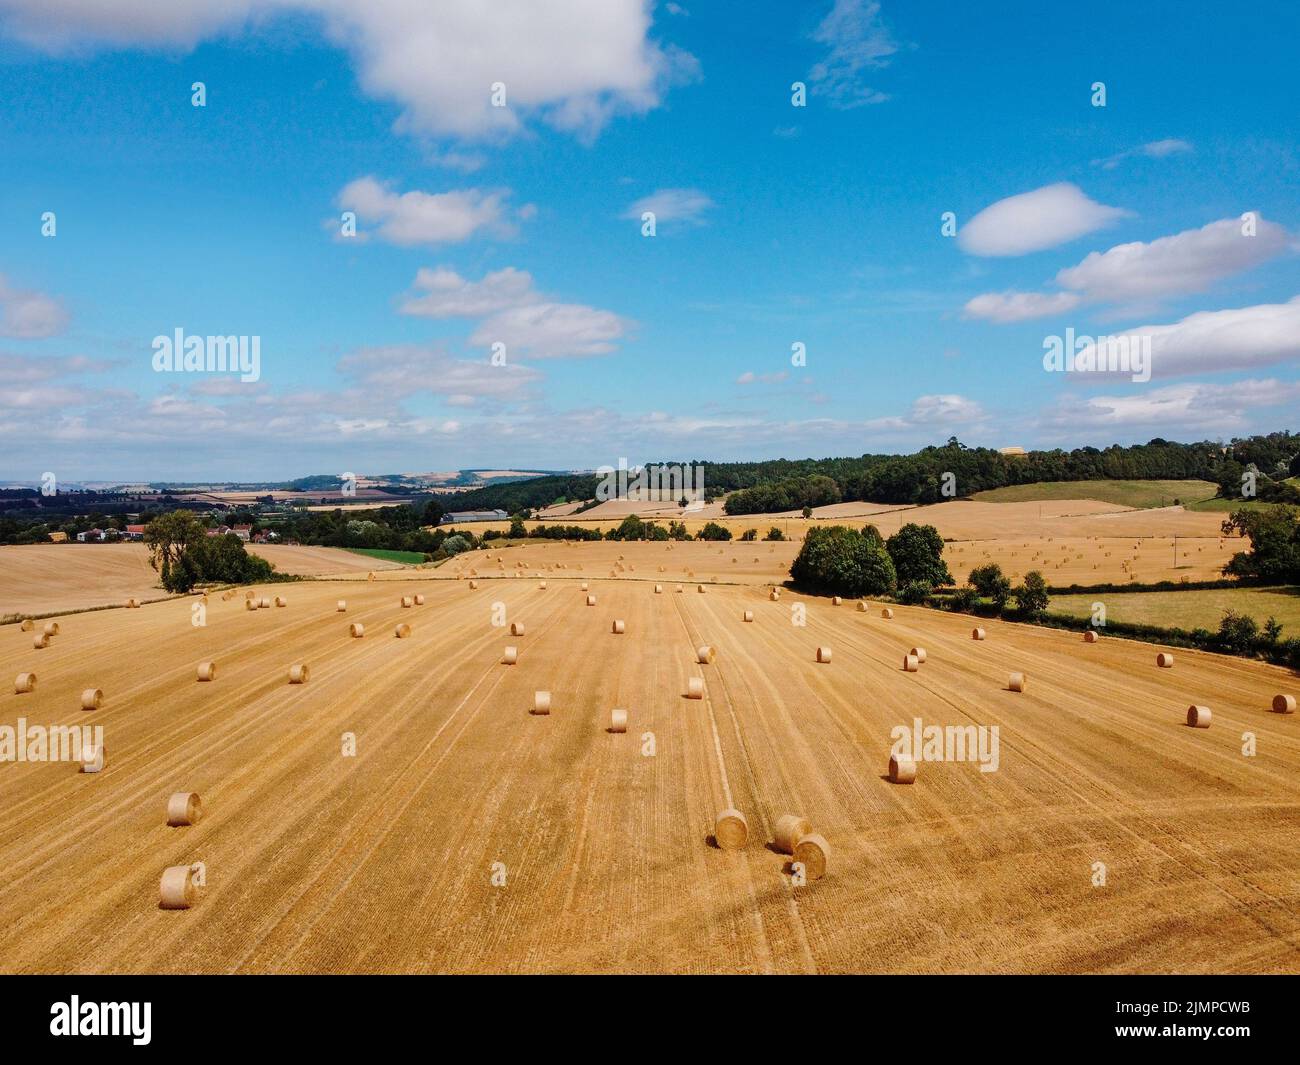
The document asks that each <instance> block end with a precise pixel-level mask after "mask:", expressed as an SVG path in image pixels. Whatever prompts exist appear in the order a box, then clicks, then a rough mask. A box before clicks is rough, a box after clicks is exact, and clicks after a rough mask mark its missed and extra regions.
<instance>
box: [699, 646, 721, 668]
mask: <svg viewBox="0 0 1300 1065" xmlns="http://www.w3.org/2000/svg"><path fill="white" fill-rule="evenodd" d="M716 657H717V652H716V651H714V649H713V648H712V647H710V646H709V645H708V644H707V643H702V644H700V646H699V647H697V648H695V661H697V662H698V663H699V664H700V665H702V666H707V665H709V664H710V663H711V662H712V661H713V660H714V658H716Z"/></svg>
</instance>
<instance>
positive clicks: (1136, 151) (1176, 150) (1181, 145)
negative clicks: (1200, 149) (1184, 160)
mask: <svg viewBox="0 0 1300 1065" xmlns="http://www.w3.org/2000/svg"><path fill="white" fill-rule="evenodd" d="M1190 151H1192V146H1191V145H1190V144H1189V143H1188V142H1187V141H1184V140H1178V139H1177V138H1175V137H1168V138H1166V139H1165V140H1159V141H1148V142H1147V143H1146V144H1140V145H1138V147H1136V148H1130V149H1129V150H1128V151H1126V152H1119V153H1118V154H1116V155H1112V156H1108V157H1107V158H1105V159H1094V160H1093V161H1092V165H1093V166H1099V167H1101V168H1102V169H1103V170H1114V169H1115V168H1116V167H1117V166H1119V164H1120V163H1122V162H1123V161H1124V160H1125V159H1131V158H1133V157H1134V156H1137V155H1140V156H1144V157H1145V158H1147V159H1164V158H1166V157H1167V156H1170V155H1182V154H1184V153H1186V152H1190Z"/></svg>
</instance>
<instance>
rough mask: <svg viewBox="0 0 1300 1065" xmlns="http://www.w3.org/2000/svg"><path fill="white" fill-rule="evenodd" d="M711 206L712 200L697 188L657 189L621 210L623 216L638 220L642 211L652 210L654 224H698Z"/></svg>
mask: <svg viewBox="0 0 1300 1065" xmlns="http://www.w3.org/2000/svg"><path fill="white" fill-rule="evenodd" d="M712 206H713V201H712V200H711V199H709V197H708V196H706V195H705V194H704V193H703V192H701V191H700V190H699V189H659V190H657V191H656V192H652V193H651V194H650V195H649V196H643V197H642V198H641V199H639V200H637V201H636V203H634V204H632V205H631V206H630V207H629V208H628V209H627V210H626V211H624V212H623V217H624V218H633V219H637V220H640V218H641V215H642V213H644V212H645V211H653V212H654V216H655V224H656V225H658V224H659V223H661V222H684V223H686V224H688V225H700V224H702V222H703V215H704V212H705V211H707V210H709V208H711V207H712Z"/></svg>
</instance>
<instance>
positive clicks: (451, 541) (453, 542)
mask: <svg viewBox="0 0 1300 1065" xmlns="http://www.w3.org/2000/svg"><path fill="white" fill-rule="evenodd" d="M469 548H470V542H469V541H468V540H467V539H465V537H464V536H463V535H462V534H461V533H456V534H455V535H454V536H448V537H447V539H445V540H444V541H443V542H442V549H443V550H444V551H446V552H447V554H449V555H459V554H460V553H461V552H462V551H468V550H469Z"/></svg>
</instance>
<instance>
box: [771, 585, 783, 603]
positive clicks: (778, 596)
mask: <svg viewBox="0 0 1300 1065" xmlns="http://www.w3.org/2000/svg"><path fill="white" fill-rule="evenodd" d="M768 598H769V599H770V600H772V602H774V603H776V602H779V601H780V599H781V593H780V592H778V591H777V590H776V589H775V588H773V589H772V591H771V592H770V593H769V594H768Z"/></svg>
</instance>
